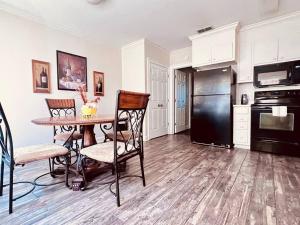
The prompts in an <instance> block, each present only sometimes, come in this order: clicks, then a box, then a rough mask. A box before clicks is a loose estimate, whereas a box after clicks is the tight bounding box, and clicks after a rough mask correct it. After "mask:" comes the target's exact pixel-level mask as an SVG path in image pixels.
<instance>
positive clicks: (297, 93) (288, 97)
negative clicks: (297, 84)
mask: <svg viewBox="0 0 300 225" xmlns="http://www.w3.org/2000/svg"><path fill="white" fill-rule="evenodd" d="M254 105H292V106H294V105H295V106H298V105H300V90H280V91H259V92H255V94H254Z"/></svg>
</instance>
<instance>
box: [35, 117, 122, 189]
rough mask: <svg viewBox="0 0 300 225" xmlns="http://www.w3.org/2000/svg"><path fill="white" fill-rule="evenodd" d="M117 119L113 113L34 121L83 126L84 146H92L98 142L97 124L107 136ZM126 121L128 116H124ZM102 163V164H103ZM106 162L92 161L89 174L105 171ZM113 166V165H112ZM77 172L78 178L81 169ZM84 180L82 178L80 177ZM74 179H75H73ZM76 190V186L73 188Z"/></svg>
mask: <svg viewBox="0 0 300 225" xmlns="http://www.w3.org/2000/svg"><path fill="white" fill-rule="evenodd" d="M114 121H115V115H113V114H100V115H94V116H92V117H83V116H81V115H80V116H64V117H44V118H37V119H33V120H32V123H34V124H36V125H41V126H81V127H82V132H83V144H82V146H83V148H86V147H89V146H92V145H95V144H97V141H96V136H95V132H94V127H95V125H97V124H99V125H100V129H101V131H102V132H103V133H104V136H105V137H106V132H107V131H109V130H110V129H111V128H112V127H113V123H114ZM124 121H126V118H124ZM101 165H102V166H101ZM103 165H105V164H104V163H99V162H98V163H95V162H94V163H90V166H88V167H87V171H86V172H87V173H86V174H87V176H88V175H89V174H91V175H90V177H95V176H97V175H98V174H99V173H101V172H103V168H104V167H105V166H103ZM109 168H111V165H110V167H109ZM75 172H76V174H77V178H75V180H78V176H79V175H80V174H79V171H75ZM79 180H80V181H81V182H82V179H79ZM73 181H74V179H73ZM73 190H74V188H73Z"/></svg>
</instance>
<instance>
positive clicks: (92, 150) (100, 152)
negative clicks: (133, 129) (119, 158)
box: [80, 141, 133, 163]
mask: <svg viewBox="0 0 300 225" xmlns="http://www.w3.org/2000/svg"><path fill="white" fill-rule="evenodd" d="M127 149H128V150H130V149H133V146H132V145H130V144H128V146H127ZM124 152H125V144H124V143H122V142H118V154H119V155H121V154H123V153H124ZM80 154H82V155H85V156H87V157H89V158H91V159H95V160H97V161H101V162H107V163H112V162H113V161H114V142H113V141H109V142H105V143H101V144H96V145H92V146H90V147H87V148H83V149H81V150H80Z"/></svg>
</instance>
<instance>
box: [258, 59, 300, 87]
mask: <svg viewBox="0 0 300 225" xmlns="http://www.w3.org/2000/svg"><path fill="white" fill-rule="evenodd" d="M253 78H254V79H253V80H254V82H253V83H254V86H256V87H260V88H261V87H267V86H275V85H293V84H300V60H298V61H290V62H283V63H276V64H270V65H263V66H255V67H254V77H253Z"/></svg>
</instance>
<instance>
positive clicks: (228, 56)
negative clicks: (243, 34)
mask: <svg viewBox="0 0 300 225" xmlns="http://www.w3.org/2000/svg"><path fill="white" fill-rule="evenodd" d="M211 57H212V63H213V64H215V63H222V62H229V61H234V60H235V59H234V43H233V42H232V41H229V42H223V43H217V44H215V45H213V46H212V49H211Z"/></svg>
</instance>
